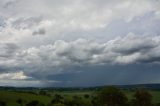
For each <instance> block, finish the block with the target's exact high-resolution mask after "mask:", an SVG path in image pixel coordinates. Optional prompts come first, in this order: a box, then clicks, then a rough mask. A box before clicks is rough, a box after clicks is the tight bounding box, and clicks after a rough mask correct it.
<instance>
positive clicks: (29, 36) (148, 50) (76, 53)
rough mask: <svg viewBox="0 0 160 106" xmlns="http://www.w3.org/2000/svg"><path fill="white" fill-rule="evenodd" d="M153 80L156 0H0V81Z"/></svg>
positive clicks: (159, 58)
mask: <svg viewBox="0 0 160 106" xmlns="http://www.w3.org/2000/svg"><path fill="white" fill-rule="evenodd" d="M140 83H160V0H0V86H5V85H7V86H43V87H46V86H65V87H69V86H99V85H110V84H140Z"/></svg>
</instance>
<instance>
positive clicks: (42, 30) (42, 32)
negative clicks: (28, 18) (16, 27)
mask: <svg viewBox="0 0 160 106" xmlns="http://www.w3.org/2000/svg"><path fill="white" fill-rule="evenodd" d="M45 33H46V30H45V29H44V28H40V29H38V30H36V31H34V32H33V33H32V35H45Z"/></svg>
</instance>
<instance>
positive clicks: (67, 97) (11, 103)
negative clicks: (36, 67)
mask: <svg viewBox="0 0 160 106" xmlns="http://www.w3.org/2000/svg"><path fill="white" fill-rule="evenodd" d="M154 86H155V85H154ZM144 87H146V85H143V88H142V85H141V86H140V85H134V86H132V88H131V87H130V86H123V87H122V86H121V87H118V86H117V87H114V86H108V87H92V88H15V87H2V88H1V90H0V106H106V105H107V106H159V105H160V90H159V89H157V87H156V88H155V87H153V88H154V89H153V88H151V87H149V88H144Z"/></svg>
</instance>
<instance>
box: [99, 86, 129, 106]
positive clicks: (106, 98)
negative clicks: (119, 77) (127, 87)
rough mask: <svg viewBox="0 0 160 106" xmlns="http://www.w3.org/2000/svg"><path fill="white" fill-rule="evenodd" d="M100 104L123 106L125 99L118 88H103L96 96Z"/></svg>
mask: <svg viewBox="0 0 160 106" xmlns="http://www.w3.org/2000/svg"><path fill="white" fill-rule="evenodd" d="M98 97H99V99H100V100H99V101H100V103H102V106H103V105H107V106H125V105H126V103H127V97H126V96H125V95H124V93H122V92H121V91H120V90H119V89H118V88H116V87H113V86H110V87H107V88H104V89H103V90H102V91H101V92H100V93H99V95H98Z"/></svg>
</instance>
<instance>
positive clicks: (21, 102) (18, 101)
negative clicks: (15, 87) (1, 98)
mask: <svg viewBox="0 0 160 106" xmlns="http://www.w3.org/2000/svg"><path fill="white" fill-rule="evenodd" d="M16 102H17V103H18V104H20V105H21V106H22V105H23V101H22V99H21V98H19V99H17V101H16Z"/></svg>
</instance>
